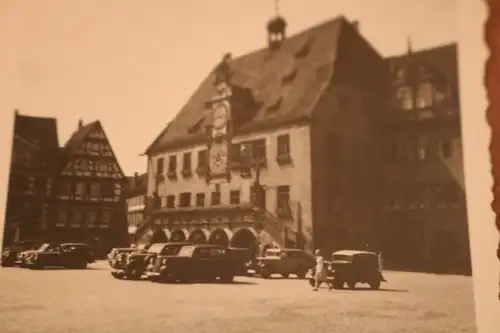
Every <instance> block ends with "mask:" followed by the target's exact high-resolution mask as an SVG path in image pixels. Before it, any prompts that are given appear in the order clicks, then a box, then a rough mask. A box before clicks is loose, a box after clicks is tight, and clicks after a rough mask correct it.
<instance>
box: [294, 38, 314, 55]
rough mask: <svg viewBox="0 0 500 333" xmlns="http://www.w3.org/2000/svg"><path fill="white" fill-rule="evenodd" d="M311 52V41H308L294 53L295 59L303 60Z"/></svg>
mask: <svg viewBox="0 0 500 333" xmlns="http://www.w3.org/2000/svg"><path fill="white" fill-rule="evenodd" d="M310 51H311V40H308V41H307V42H306V43H305V44H304V45H303V46H302V47H301V48H300V49H299V50H298V51H297V52H295V57H296V58H305V57H307V55H308V54H309V52H310Z"/></svg>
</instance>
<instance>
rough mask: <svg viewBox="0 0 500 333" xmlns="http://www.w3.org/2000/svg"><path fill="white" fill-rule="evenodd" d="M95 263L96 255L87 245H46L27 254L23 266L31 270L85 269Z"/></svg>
mask: <svg viewBox="0 0 500 333" xmlns="http://www.w3.org/2000/svg"><path fill="white" fill-rule="evenodd" d="M93 262H95V259H94V254H93V253H92V251H91V250H90V247H89V245H87V244H85V243H63V244H49V243H46V244H43V245H42V246H41V247H40V248H38V249H37V250H35V251H30V252H28V253H26V255H25V256H24V258H23V263H22V264H23V266H24V267H27V268H31V269H43V268H45V267H64V268H77V269H84V268H86V267H87V265H88V264H91V263H93Z"/></svg>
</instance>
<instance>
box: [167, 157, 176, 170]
mask: <svg viewBox="0 0 500 333" xmlns="http://www.w3.org/2000/svg"><path fill="white" fill-rule="evenodd" d="M176 172H177V156H176V155H171V156H170V157H169V158H168V173H176Z"/></svg>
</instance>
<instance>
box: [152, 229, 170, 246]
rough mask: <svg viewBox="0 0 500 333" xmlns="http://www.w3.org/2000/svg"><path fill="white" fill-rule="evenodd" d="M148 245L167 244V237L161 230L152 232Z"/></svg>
mask: <svg viewBox="0 0 500 333" xmlns="http://www.w3.org/2000/svg"><path fill="white" fill-rule="evenodd" d="M149 242H150V243H166V242H168V236H167V234H166V233H165V231H164V230H163V229H156V230H153V232H152V233H151V238H150V240H149Z"/></svg>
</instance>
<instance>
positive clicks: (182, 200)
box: [179, 192, 191, 207]
mask: <svg viewBox="0 0 500 333" xmlns="http://www.w3.org/2000/svg"><path fill="white" fill-rule="evenodd" d="M189 206H191V193H189V192H184V193H181V194H180V195H179V207H189Z"/></svg>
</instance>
